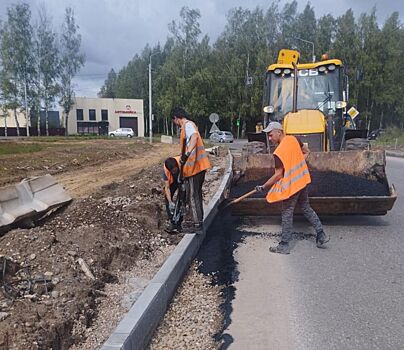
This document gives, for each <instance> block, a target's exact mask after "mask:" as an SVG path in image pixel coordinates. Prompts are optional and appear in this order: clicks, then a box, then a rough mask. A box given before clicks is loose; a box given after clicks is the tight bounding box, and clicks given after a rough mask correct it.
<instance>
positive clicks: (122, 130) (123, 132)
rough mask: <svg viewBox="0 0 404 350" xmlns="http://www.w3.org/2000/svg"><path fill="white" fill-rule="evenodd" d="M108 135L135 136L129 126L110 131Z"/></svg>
mask: <svg viewBox="0 0 404 350" xmlns="http://www.w3.org/2000/svg"><path fill="white" fill-rule="evenodd" d="M108 135H109V136H112V137H114V136H119V137H133V136H135V133H134V132H133V130H132V129H131V128H119V129H116V130H114V131H110V132H109V134H108Z"/></svg>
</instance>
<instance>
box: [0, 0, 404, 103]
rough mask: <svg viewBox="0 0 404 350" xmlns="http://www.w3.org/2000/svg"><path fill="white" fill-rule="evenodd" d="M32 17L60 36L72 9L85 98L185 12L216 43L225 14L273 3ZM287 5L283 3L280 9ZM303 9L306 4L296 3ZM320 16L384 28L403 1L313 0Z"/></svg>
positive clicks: (94, 4) (104, 5)
mask: <svg viewBox="0 0 404 350" xmlns="http://www.w3.org/2000/svg"><path fill="white" fill-rule="evenodd" d="M0 1H1V3H2V5H1V6H0V19H2V20H4V19H5V17H6V8H7V7H8V6H10V5H11V4H15V3H18V2H19V1H15V0H0ZM29 3H30V5H31V10H32V12H33V16H34V17H35V16H36V13H37V8H38V7H39V6H40V5H41V4H44V5H45V7H46V8H47V10H48V13H49V14H50V15H51V16H52V18H53V22H54V26H55V28H56V30H57V31H60V27H61V24H62V22H63V15H64V10H65V8H66V7H67V6H71V7H72V8H73V9H74V11H75V15H76V21H77V23H78V25H79V26H80V33H81V35H82V50H83V52H84V53H85V55H86V59H87V61H86V65H85V67H84V68H83V69H82V70H81V72H80V74H79V76H78V77H77V79H76V82H77V84H78V92H77V94H78V95H80V94H81V93H80V92H83V95H84V92H86V96H95V94H96V92H97V91H98V90H99V88H100V86H101V85H102V83H103V82H104V80H105V79H106V77H107V74H108V72H109V70H110V69H111V68H114V69H115V70H117V71H118V70H119V69H120V68H122V67H123V66H124V65H125V64H126V63H127V62H128V61H129V60H130V59H131V58H132V57H133V56H134V55H135V54H136V53H140V52H141V51H142V49H143V48H144V47H145V45H146V44H147V43H149V44H150V45H155V44H157V43H158V42H160V43H161V44H164V42H165V40H166V38H167V36H168V35H169V32H168V23H170V22H171V21H172V20H173V19H178V17H179V12H180V9H181V7H182V6H188V7H190V8H198V9H199V10H200V11H201V20H200V24H201V30H202V33H203V34H208V35H209V37H210V38H211V42H213V41H214V40H215V39H216V38H217V36H218V35H219V34H220V33H221V32H222V31H223V29H224V26H225V24H226V14H227V13H228V11H229V10H230V9H231V8H234V7H238V6H241V7H243V8H250V9H253V8H255V7H257V6H260V7H262V8H264V9H266V8H267V7H268V6H269V4H270V1H265V0H221V1H218V0H171V1H168V0H165V1H164V0H154V1H140V0H85V1H82V0H47V1H44V0H31V1H30V2H29ZM285 3H286V1H285V0H282V1H281V2H280V6H281V8H282V6H283V5H284V4H285ZM298 3H299V9H300V10H302V9H303V8H304V6H306V4H307V2H306V1H298ZM311 4H312V6H313V7H314V8H315V12H316V15H317V16H321V15H323V14H327V13H331V14H332V15H334V16H339V15H341V14H343V13H344V12H345V11H346V10H347V9H349V8H352V9H353V10H354V12H355V13H356V14H357V15H359V14H360V13H362V12H369V11H370V10H371V9H372V7H373V6H374V5H376V6H377V14H378V18H379V21H380V23H383V22H384V20H385V19H386V18H387V16H389V15H390V14H391V13H392V12H393V11H399V12H400V13H401V19H402V20H403V17H402V14H404V1H397V0H373V1H372V0H371V1H369V0H355V1H351V0H340V1H338V2H336V1H334V0H311Z"/></svg>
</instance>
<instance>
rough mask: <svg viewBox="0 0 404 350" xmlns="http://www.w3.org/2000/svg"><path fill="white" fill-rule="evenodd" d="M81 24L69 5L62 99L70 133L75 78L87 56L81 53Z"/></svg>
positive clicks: (63, 42)
mask: <svg viewBox="0 0 404 350" xmlns="http://www.w3.org/2000/svg"><path fill="white" fill-rule="evenodd" d="M78 29H79V26H78V25H77V24H76V21H75V19H74V12H73V9H72V8H70V7H68V8H66V11H65V21H64V24H63V28H62V37H61V43H60V44H61V47H60V49H61V61H60V101H59V103H60V104H61V106H62V108H63V113H64V118H65V133H66V135H68V125H69V124H68V121H69V113H70V111H71V109H72V107H73V104H74V86H73V83H72V80H73V78H74V77H75V75H76V74H77V72H78V71H79V70H80V68H81V67H82V66H83V65H84V62H85V57H84V55H83V54H81V53H80V45H81V35H80V34H79V33H78Z"/></svg>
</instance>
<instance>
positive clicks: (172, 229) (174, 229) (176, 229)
mask: <svg viewBox="0 0 404 350" xmlns="http://www.w3.org/2000/svg"><path fill="white" fill-rule="evenodd" d="M164 231H166V232H167V233H169V234H171V235H175V234H177V233H181V232H182V228H181V225H174V224H173V223H172V222H170V223H169V224H168V225H167V226H166V227H165V229H164Z"/></svg>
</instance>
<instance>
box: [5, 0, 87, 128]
mask: <svg viewBox="0 0 404 350" xmlns="http://www.w3.org/2000/svg"><path fill="white" fill-rule="evenodd" d="M80 43H81V37H80V34H79V33H78V26H77V25H76V23H75V19H74V13H73V10H72V9H71V8H67V9H66V13H65V22H64V25H63V31H62V34H61V40H60V43H59V42H58V36H57V34H56V33H55V32H54V30H53V28H52V23H51V19H50V18H49V17H48V15H47V13H46V10H45V7H44V6H42V7H40V9H39V19H38V23H35V25H32V23H31V10H30V7H29V5H28V4H24V3H22V4H17V5H11V6H10V7H9V8H8V9H7V19H6V21H5V22H4V23H0V110H1V114H3V113H5V111H7V110H9V109H11V110H13V111H14V116H15V123H16V125H17V134H18V135H19V123H18V120H17V110H19V111H21V110H23V111H25V112H27V111H28V110H30V111H31V112H30V113H26V118H27V123H26V126H27V133H28V131H29V129H28V126H29V117H31V122H34V121H36V122H37V123H38V124H37V128H38V130H39V129H40V125H39V121H40V118H39V115H40V111H41V109H43V110H44V111H45V115H46V133H47V134H48V111H49V109H50V108H51V107H52V106H53V105H54V103H55V100H56V98H57V97H58V96H59V97H60V101H59V102H60V103H61V105H62V107H63V109H64V113H65V115H66V116H67V114H68V112H69V111H70V110H71V107H72V105H73V97H74V86H73V84H72V79H73V77H74V76H75V75H76V73H77V72H78V70H79V69H80V67H82V66H83V64H84V56H83V55H82V54H81V53H80ZM28 114H29V115H28ZM66 126H67V118H66ZM6 133H7V131H6Z"/></svg>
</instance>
